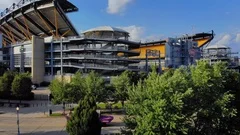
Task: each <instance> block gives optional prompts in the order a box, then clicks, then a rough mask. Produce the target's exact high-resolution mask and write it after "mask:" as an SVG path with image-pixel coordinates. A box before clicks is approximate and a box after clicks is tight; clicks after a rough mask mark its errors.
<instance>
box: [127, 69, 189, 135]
mask: <svg viewBox="0 0 240 135" xmlns="http://www.w3.org/2000/svg"><path fill="white" fill-rule="evenodd" d="M188 78H189V74H188V73H187V72H186V71H185V69H183V68H180V69H177V70H176V71H175V72H174V74H171V73H170V72H167V73H165V74H163V75H162V76H159V75H158V74H157V73H156V72H155V70H153V72H151V73H150V74H149V76H148V78H147V79H146V80H145V81H143V82H139V83H138V85H137V86H133V87H132V88H131V89H130V90H129V93H128V94H129V101H128V104H127V105H126V113H127V116H126V117H125V119H124V122H125V123H126V126H127V128H129V129H131V130H134V132H133V133H134V134H143V135H144V134H146V135H148V134H151V135H154V134H160V135H168V134H169V135H170V134H171V135H174V134H179V135H180V134H186V133H187V124H186V123H185V121H184V120H185V119H184V114H183V113H182V108H183V107H184V106H183V105H184V102H183V100H184V99H185V98H187V97H189V96H190V95H191V93H192V89H189V88H188V86H189V85H190V82H189V81H188Z"/></svg>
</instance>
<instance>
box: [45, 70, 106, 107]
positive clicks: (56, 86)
mask: <svg viewBox="0 0 240 135" xmlns="http://www.w3.org/2000/svg"><path fill="white" fill-rule="evenodd" d="M49 89H50V91H51V93H52V95H53V97H54V99H53V102H54V103H55V104H59V103H62V102H75V103H77V102H78V101H79V100H80V99H81V98H83V97H84V96H85V95H88V94H92V95H93V96H95V97H96V101H98V102H101V101H105V99H106V98H107V96H106V92H105V91H106V89H105V83H104V80H103V79H102V78H101V77H100V75H98V74H97V73H95V72H93V71H92V72H90V73H89V74H88V75H86V76H84V75H83V74H81V73H80V72H77V73H76V74H75V75H74V76H73V78H72V80H71V81H70V82H66V80H64V79H63V80H60V79H54V80H53V81H52V82H51V84H50V86H49Z"/></svg>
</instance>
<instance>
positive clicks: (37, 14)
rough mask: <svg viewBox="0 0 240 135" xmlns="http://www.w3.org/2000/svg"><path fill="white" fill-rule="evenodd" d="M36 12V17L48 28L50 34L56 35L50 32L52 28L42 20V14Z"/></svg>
mask: <svg viewBox="0 0 240 135" xmlns="http://www.w3.org/2000/svg"><path fill="white" fill-rule="evenodd" d="M36 13H37V15H38V17H39V18H40V19H41V20H42V22H43V23H44V25H45V26H46V27H47V28H48V30H49V31H50V32H51V33H52V35H53V36H54V37H56V35H55V34H54V33H53V32H52V30H51V28H50V26H49V25H48V24H47V22H46V21H44V19H43V18H42V16H41V15H40V14H39V13H38V12H36Z"/></svg>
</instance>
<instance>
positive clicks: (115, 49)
mask: <svg viewBox="0 0 240 135" xmlns="http://www.w3.org/2000/svg"><path fill="white" fill-rule="evenodd" d="M78 49H79V50H99V51H101V50H103V51H105V50H108V51H129V50H128V49H124V48H120V47H112V48H107V49H101V48H97V47H84V46H78V47H77V46H74V47H72V46H71V47H67V48H63V51H72V50H78ZM53 50H54V51H60V50H61V48H60V47H54V48H53ZM46 51H51V48H49V49H47V50H46ZM134 52H136V53H137V52H140V51H134Z"/></svg>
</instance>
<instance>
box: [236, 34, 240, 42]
mask: <svg viewBox="0 0 240 135" xmlns="http://www.w3.org/2000/svg"><path fill="white" fill-rule="evenodd" d="M236 42H237V43H240V33H239V34H237V36H236Z"/></svg>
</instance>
